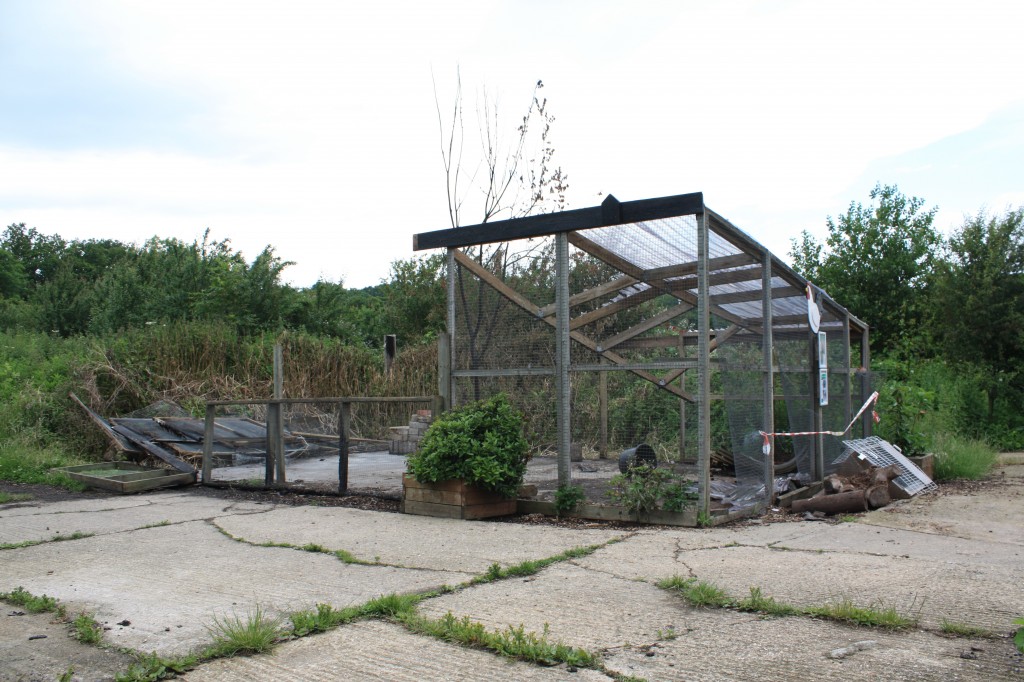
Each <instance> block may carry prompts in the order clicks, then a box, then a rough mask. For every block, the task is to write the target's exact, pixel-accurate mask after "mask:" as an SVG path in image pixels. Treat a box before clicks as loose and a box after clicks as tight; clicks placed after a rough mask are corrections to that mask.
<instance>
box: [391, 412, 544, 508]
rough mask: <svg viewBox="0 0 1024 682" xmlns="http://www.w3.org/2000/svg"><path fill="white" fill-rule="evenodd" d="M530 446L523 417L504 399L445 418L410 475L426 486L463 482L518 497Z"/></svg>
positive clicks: (412, 461)
mask: <svg viewBox="0 0 1024 682" xmlns="http://www.w3.org/2000/svg"><path fill="white" fill-rule="evenodd" d="M527 452H528V446H527V443H526V438H524V437H523V418H522V415H521V414H520V413H519V412H518V411H516V410H515V408H513V407H512V405H511V403H509V401H508V398H507V397H506V396H505V395H504V394H498V395H496V396H494V397H492V398H489V399H487V400H482V401H479V402H476V403H472V404H470V405H467V406H465V407H462V408H459V409H456V410H452V411H451V412H447V413H445V414H443V415H441V416H440V417H439V418H438V419H437V420H435V421H434V423H433V424H431V425H430V428H429V429H428V430H427V433H426V435H425V436H424V437H423V441H422V445H421V447H420V450H419V452H417V453H414V454H413V455H410V456H409V459H408V471H409V473H410V474H412V476H413V477H415V479H416V480H417V481H420V482H421V483H438V482H440V481H447V480H451V479H462V480H464V481H466V482H467V483H469V484H471V485H475V486H478V487H480V488H482V489H484V490H489V491H492V492H496V493H499V494H501V495H504V496H505V497H515V495H516V493H517V492H518V491H519V486H520V485H522V482H523V476H524V475H525V474H526V462H527V459H528V457H527Z"/></svg>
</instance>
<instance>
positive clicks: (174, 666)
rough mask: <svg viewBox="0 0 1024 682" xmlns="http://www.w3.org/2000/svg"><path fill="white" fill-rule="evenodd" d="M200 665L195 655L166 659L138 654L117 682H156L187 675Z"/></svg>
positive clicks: (117, 678)
mask: <svg viewBox="0 0 1024 682" xmlns="http://www.w3.org/2000/svg"><path fill="white" fill-rule="evenodd" d="M197 665H199V657H198V656H197V655H195V654H189V655H187V656H178V657H175V658H164V657H162V656H159V655H157V654H156V653H152V654H136V660H135V661H133V662H132V664H131V665H130V666H128V670H126V671H125V672H123V673H119V674H118V675H117V676H116V677H115V678H114V679H115V680H116V682H156V681H157V680H163V679H166V678H168V677H174V676H175V675H180V674H182V673H186V672H188V671H189V670H191V669H192V668H195V667H196V666H197Z"/></svg>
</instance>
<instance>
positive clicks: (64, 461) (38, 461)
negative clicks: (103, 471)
mask: <svg viewBox="0 0 1024 682" xmlns="http://www.w3.org/2000/svg"><path fill="white" fill-rule="evenodd" d="M25 440H26V439H20V438H13V439H11V440H7V441H5V442H3V443H2V444H0V481H10V482H12V483H42V484H45V485H53V486H57V487H60V488H66V489H68V490H77V491H82V490H85V485H84V484H82V483H79V482H78V481H75V480H72V479H71V478H70V477H69V476H68V475H67V474H63V473H52V472H51V471H50V469H53V468H54V467H63V466H71V465H73V464H86V461H85V460H83V459H80V458H77V457H72V456H70V455H68V454H67V453H65V452H63V451H61V450H60V449H58V448H55V447H41V446H37V445H33V444H31V443H27V442H24V441H25Z"/></svg>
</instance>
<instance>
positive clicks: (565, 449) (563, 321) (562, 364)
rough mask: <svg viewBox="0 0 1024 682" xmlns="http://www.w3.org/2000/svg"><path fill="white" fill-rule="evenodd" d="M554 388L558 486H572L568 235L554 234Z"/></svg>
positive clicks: (563, 233)
mask: <svg viewBox="0 0 1024 682" xmlns="http://www.w3.org/2000/svg"><path fill="white" fill-rule="evenodd" d="M555 306H556V309H557V311H558V312H557V313H556V315H555V348H556V350H557V352H556V354H555V385H556V386H557V392H558V393H557V397H556V404H555V410H556V413H555V414H556V416H555V422H556V428H557V431H558V485H559V486H567V485H570V484H571V483H572V480H571V476H572V474H571V469H570V465H569V461H570V449H571V442H572V435H571V433H570V424H569V411H570V407H571V406H570V404H569V401H570V394H569V343H570V341H569V239H568V236H567V235H566V233H565V232H559V233H558V234H557V235H555Z"/></svg>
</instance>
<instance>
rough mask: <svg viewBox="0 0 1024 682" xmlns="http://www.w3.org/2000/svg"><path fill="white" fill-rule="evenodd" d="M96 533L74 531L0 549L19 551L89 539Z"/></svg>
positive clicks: (2, 545)
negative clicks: (24, 548)
mask: <svg viewBox="0 0 1024 682" xmlns="http://www.w3.org/2000/svg"><path fill="white" fill-rule="evenodd" d="M95 534H96V533H83V532H82V531H80V530H76V531H75V532H74V533H71V534H69V535H60V534H59V533H58V534H57V535H54V536H53V537H51V538H49V539H47V540H22V541H21V542H4V543H0V549H21V548H22V547H32V546H33V545H42V544H44V543H47V542H65V541H67V540H81V539H82V538H91V537H92V536H93V535H95Z"/></svg>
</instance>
